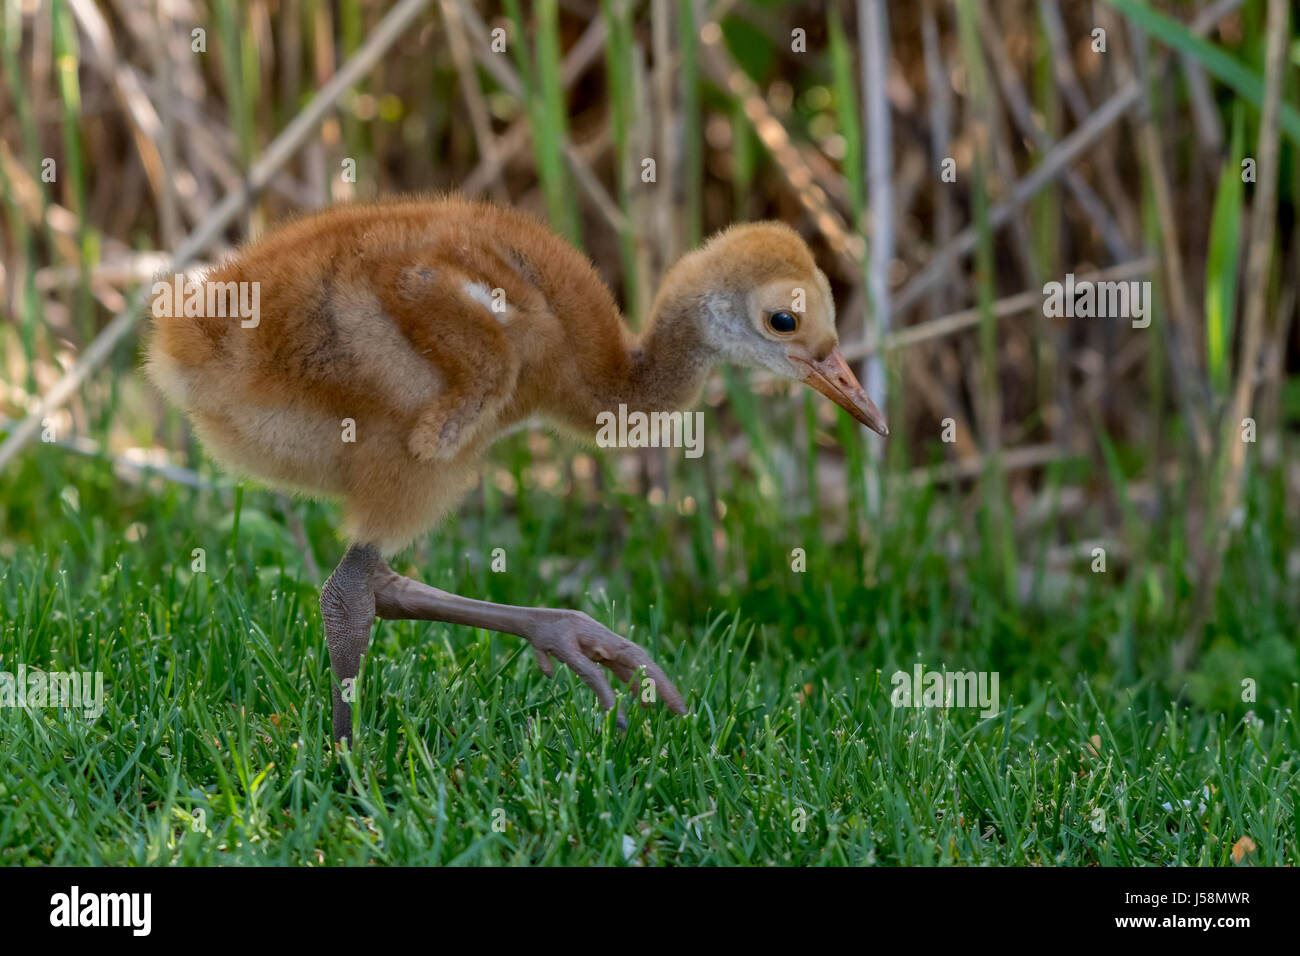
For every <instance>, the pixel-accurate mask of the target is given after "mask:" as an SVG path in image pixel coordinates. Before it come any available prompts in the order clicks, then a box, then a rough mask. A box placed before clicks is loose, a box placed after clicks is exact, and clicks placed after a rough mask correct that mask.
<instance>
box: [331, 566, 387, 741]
mask: <svg viewBox="0 0 1300 956" xmlns="http://www.w3.org/2000/svg"><path fill="white" fill-rule="evenodd" d="M383 564H384V562H383V561H382V560H381V559H380V557H379V549H377V548H376V547H374V546H373V545H361V544H354V545H352V547H350V548H348V553H347V554H345V555H344V556H343V560H342V561H340V562H339V566H338V567H337V568H335V569H334V573H333V574H331V575H330V577H329V580H328V581H326V582H325V586H324V587H323V588H321V592H320V613H321V619H322V620H323V621H324V622H325V643H326V645H327V646H328V647H329V652H330V668H331V670H333V671H334V682H333V683H334V740H335V741H339V740H351V739H352V704H351V701H352V700H353V699H354V694H353V690H354V687H353V683H354V682H355V681H356V679H357V675H358V674H359V673H360V672H361V655H362V654H364V653H365V652H366V648H367V647H368V646H369V645H370V625H371V623H372V622H373V621H374V619H375V590H374V584H373V576H374V573H375V570H376V569H377V568H379V567H381V566H383ZM385 570H387V569H386V568H385Z"/></svg>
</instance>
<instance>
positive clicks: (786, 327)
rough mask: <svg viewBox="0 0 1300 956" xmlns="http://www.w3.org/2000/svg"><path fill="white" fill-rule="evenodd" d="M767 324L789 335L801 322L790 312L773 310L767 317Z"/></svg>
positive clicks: (775, 330) (774, 329) (774, 330)
mask: <svg viewBox="0 0 1300 956" xmlns="http://www.w3.org/2000/svg"><path fill="white" fill-rule="evenodd" d="M767 324H768V326H769V327H770V328H771V329H772V331H773V332H780V333H781V334H782V335H789V334H790V333H791V332H793V331H794V329H795V326H796V325H798V324H799V323H798V321H797V320H796V319H795V317H794V316H793V315H791V314H790V313H789V312H773V313H772V314H771V315H769V316H768V317H767Z"/></svg>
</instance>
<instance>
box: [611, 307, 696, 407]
mask: <svg viewBox="0 0 1300 956" xmlns="http://www.w3.org/2000/svg"><path fill="white" fill-rule="evenodd" d="M706 307H707V306H706V303H705V301H704V299H703V298H702V297H701V296H700V295H697V294H695V293H694V292H693V290H691V289H690V288H675V289H665V290H663V291H661V293H660V295H659V296H658V297H657V298H656V300H655V304H654V309H653V310H652V313H651V318H650V320H649V322H648V323H647V324H646V327H645V329H644V331H643V332H642V333H641V334H640V335H639V336H637V337H635V338H634V339H633V340H632V344H631V346H630V348H629V349H628V356H627V381H626V387H625V388H624V389H623V390H622V391H623V392H624V395H625V397H624V398H623V401H625V402H626V403H627V405H628V407H629V408H639V409H642V410H645V411H674V410H678V409H686V408H689V407H690V406H691V405H694V404H695V402H696V400H697V399H698V398H699V395H700V390H701V389H702V388H703V387H704V382H705V380H706V379H707V378H708V375H709V371H710V370H711V369H712V368H713V366H714V365H715V364H717V362H718V360H719V356H718V353H717V351H716V350H715V349H714V347H713V346H711V345H710V344H709V343H707V342H706V341H705V338H704V336H703V334H702V333H701V331H700V328H701V326H700V319H701V309H703V308H706Z"/></svg>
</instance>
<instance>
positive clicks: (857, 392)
mask: <svg viewBox="0 0 1300 956" xmlns="http://www.w3.org/2000/svg"><path fill="white" fill-rule="evenodd" d="M790 358H791V359H793V360H794V361H796V362H798V363H799V364H800V365H806V366H807V367H808V374H807V375H805V376H804V377H803V382H804V384H805V385H811V386H812V387H813V388H815V389H817V391H819V392H821V393H822V394H823V395H825V396H826V397H827V398H829V399H830V400H831V401H832V402H834V403H835V404H836V405H838V406H839V407H840V408H842V409H844V410H845V411H846V412H848V413H849V414H850V415H852V416H853V417H854V418H856V419H857V420H858V421H860V422H861V423H862V424H864V425H866V426H867V427H868V428H870V429H871V430H872V431H873V432H875V433H876V434H878V435H888V434H889V426H888V425H886V424H885V416H884V415H882V414H880V409H878V408H876V403H875V402H873V401H872V400H871V399H870V398H868V397H867V393H866V392H864V391H863V390H862V385H861V384H860V383H859V382H858V378H857V376H856V375H854V374H853V369H851V368H849V363H848V362H846V361H844V356H843V355H841V354H840V350H839V349H835V350H834V351H832V352H831V353H830V354H829V355H827V356H826V357H825V358H824V359H822V360H821V361H820V362H810V361H808V360H807V359H805V358H800V357H799V356H797V355H791V356H790Z"/></svg>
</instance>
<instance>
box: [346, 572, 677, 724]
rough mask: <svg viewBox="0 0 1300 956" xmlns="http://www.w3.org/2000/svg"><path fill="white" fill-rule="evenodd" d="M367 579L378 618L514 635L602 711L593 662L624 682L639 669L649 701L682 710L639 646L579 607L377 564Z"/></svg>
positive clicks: (604, 698) (605, 697) (609, 698)
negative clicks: (468, 590)
mask: <svg viewBox="0 0 1300 956" xmlns="http://www.w3.org/2000/svg"><path fill="white" fill-rule="evenodd" d="M372 580H373V582H374V601H375V613H376V614H377V615H378V616H379V617H381V618H386V619H390V620H407V619H415V620H425V621H443V622H445V623H447V624H464V625H468V626H470V627H483V628H487V629H488V630H490V631H499V632H501V633H503V634H515V635H517V636H519V637H522V638H523V639H524V640H526V641H528V643H530V644H532V645H533V652H534V654H536V656H537V666H538V667H540V668H541V669H542V673H544V674H545V675H546V676H547V677H551V676H553V675H554V673H555V665H554V663H553V662H552V660H551V658H553V657H554V658H558V659H559V660H560V662H561V663H562V664H565V665H567V666H568V667H570V668H572V669H573V670H574V671H575V672H577V674H578V676H579V677H581V678H582V680H583V681H584V682H585V683H586V685H587V686H588V687H590V688H591V689H592V690H593V691H595V692H596V696H597V697H598V698H600V703H601V706H602V707H604V708H605V709H606V710H609V709H610V708H611V707H613V706H614V692H613V691H612V690H611V689H610V687H609V683H608V682H607V681H606V680H605V675H604V674H603V673H602V672H601V669H600V668H599V667H598V666H597V665H598V664H603V665H604V666H605V667H608V668H609V669H610V670H611V671H613V672H614V673H615V674H616V675H618V677H619V678H620V679H622V680H624V681H629V682H631V681H633V680H636V679H637V678H638V676H639V674H640V672H641V670H642V669H644V670H645V674H646V676H647V677H648V678H649V679H650V680H651V681H652V682H653V683H652V685H651V686H652V688H653V690H652V699H653V698H658V699H660V700H662V701H663V702H664V704H666V705H667V706H668V709H669V710H672V711H674V712H675V713H678V714H684V713H686V705H685V703H684V702H683V701H682V695H681V694H680V693H678V691H677V688H676V687H674V686H673V682H672V681H670V680H669V679H668V676H667V675H666V674H665V673H664V672H663V670H661V669H660V667H659V665H657V664H656V663H655V662H654V661H652V660H651V659H650V655H648V654H647V653H646V652H645V651H644V650H643V649H642V648H641V647H640V645H637V644H634V643H632V642H631V641H629V640H628V639H627V638H625V637H621V636H620V635H618V634H615V633H614V632H613V631H611V630H610V629H609V628H607V627H605V626H604V625H602V624H599V623H597V622H596V621H595V620H593V619H592V618H591V617H590V616H588V615H586V614H584V613H582V612H581V611H569V610H559V609H555V608H548V607H516V606H514V605H511V604H493V603H491V602H490V601H476V600H474V599H473V598H466V597H461V596H460V595H458V594H451V593H449V592H447V591H440V590H438V589H437V588H434V587H430V586H429V585H427V584H421V583H420V582H419V581H413V580H412V579H411V578H408V577H403V576H402V575H400V574H397V573H396V572H395V571H393V570H391V569H390V568H389V567H388V566H387V565H385V564H383V562H380V565H379V567H378V568H377V569H376V570H375V572H374V575H373V578H372Z"/></svg>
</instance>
